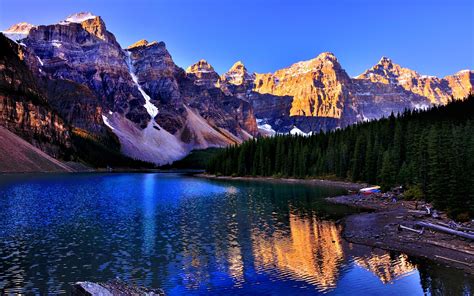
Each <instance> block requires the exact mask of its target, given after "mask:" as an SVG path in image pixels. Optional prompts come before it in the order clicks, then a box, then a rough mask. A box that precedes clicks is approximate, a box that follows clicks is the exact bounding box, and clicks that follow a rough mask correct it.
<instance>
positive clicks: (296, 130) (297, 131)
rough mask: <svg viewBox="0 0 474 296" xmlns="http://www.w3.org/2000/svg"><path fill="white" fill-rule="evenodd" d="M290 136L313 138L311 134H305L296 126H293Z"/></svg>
mask: <svg viewBox="0 0 474 296" xmlns="http://www.w3.org/2000/svg"><path fill="white" fill-rule="evenodd" d="M290 135H298V136H304V137H307V136H311V132H309V133H305V132H303V131H302V130H300V129H299V128H297V127H296V126H293V129H291V131H290Z"/></svg>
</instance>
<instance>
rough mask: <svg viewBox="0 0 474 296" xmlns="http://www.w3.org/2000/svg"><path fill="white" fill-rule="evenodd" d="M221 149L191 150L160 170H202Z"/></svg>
mask: <svg viewBox="0 0 474 296" xmlns="http://www.w3.org/2000/svg"><path fill="white" fill-rule="evenodd" d="M221 150H222V148H208V149H203V150H193V151H191V153H190V154H189V155H187V156H186V157H185V158H183V159H181V160H177V161H175V162H173V163H172V164H171V165H166V166H162V167H161V168H162V169H195V170H203V169H205V168H206V166H207V164H208V163H209V161H210V160H211V159H212V157H214V156H215V155H216V154H217V153H219V152H220V151H221Z"/></svg>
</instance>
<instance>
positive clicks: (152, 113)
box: [125, 51, 158, 120]
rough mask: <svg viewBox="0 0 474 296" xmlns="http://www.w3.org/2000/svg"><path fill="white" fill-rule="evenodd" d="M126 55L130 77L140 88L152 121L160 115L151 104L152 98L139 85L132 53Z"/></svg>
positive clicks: (128, 52) (127, 52)
mask: <svg viewBox="0 0 474 296" xmlns="http://www.w3.org/2000/svg"><path fill="white" fill-rule="evenodd" d="M125 53H126V55H127V65H128V71H129V72H130V76H131V77H132V80H133V82H134V83H135V85H136V86H137V87H138V90H139V91H140V93H141V94H142V96H143V97H144V98H145V105H143V106H144V107H145V108H146V111H147V112H148V114H149V115H150V116H151V119H152V120H154V118H155V117H156V115H158V108H157V107H156V106H155V105H153V103H152V102H151V98H150V96H149V95H148V94H147V93H146V92H145V91H144V90H143V88H142V87H141V85H140V84H139V83H138V77H137V75H135V69H134V67H133V61H132V58H131V54H132V53H131V52H130V51H126V52H125Z"/></svg>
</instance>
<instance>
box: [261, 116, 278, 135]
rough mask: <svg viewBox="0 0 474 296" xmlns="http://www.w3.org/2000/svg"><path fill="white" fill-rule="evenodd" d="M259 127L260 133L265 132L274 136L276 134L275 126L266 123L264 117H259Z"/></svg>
mask: <svg viewBox="0 0 474 296" xmlns="http://www.w3.org/2000/svg"><path fill="white" fill-rule="evenodd" d="M257 128H258V131H259V133H261V134H264V135H266V136H273V135H275V134H276V131H275V130H274V129H273V127H272V126H271V125H270V124H268V123H266V122H265V120H264V119H258V118H257Z"/></svg>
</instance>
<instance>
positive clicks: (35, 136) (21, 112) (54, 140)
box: [0, 36, 71, 158]
mask: <svg viewBox="0 0 474 296" xmlns="http://www.w3.org/2000/svg"><path fill="white" fill-rule="evenodd" d="M0 48H2V50H1V51H0V125H1V126H3V127H4V128H6V129H7V130H9V131H11V132H13V133H15V134H16V135H18V136H20V137H21V138H23V139H25V140H26V141H28V142H30V143H31V144H33V145H34V146H36V147H38V148H40V149H41V150H43V151H45V152H47V153H48V154H49V155H51V156H53V157H56V158H62V157H66V158H67V157H68V156H69V154H70V147H71V138H70V127H69V125H68V124H67V123H66V122H64V120H63V119H62V118H61V116H60V115H59V114H58V112H56V111H55V110H54V109H53V108H52V107H51V106H50V105H49V104H48V101H47V98H46V95H45V93H44V92H43V90H42V88H41V87H40V85H39V84H38V82H37V80H36V79H35V76H34V75H33V73H32V72H31V71H30V69H29V68H28V66H27V65H26V63H25V62H26V61H27V60H28V54H27V53H26V52H25V51H24V47H22V46H20V45H18V44H16V43H14V42H12V41H10V40H8V39H7V38H5V37H3V36H0Z"/></svg>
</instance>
